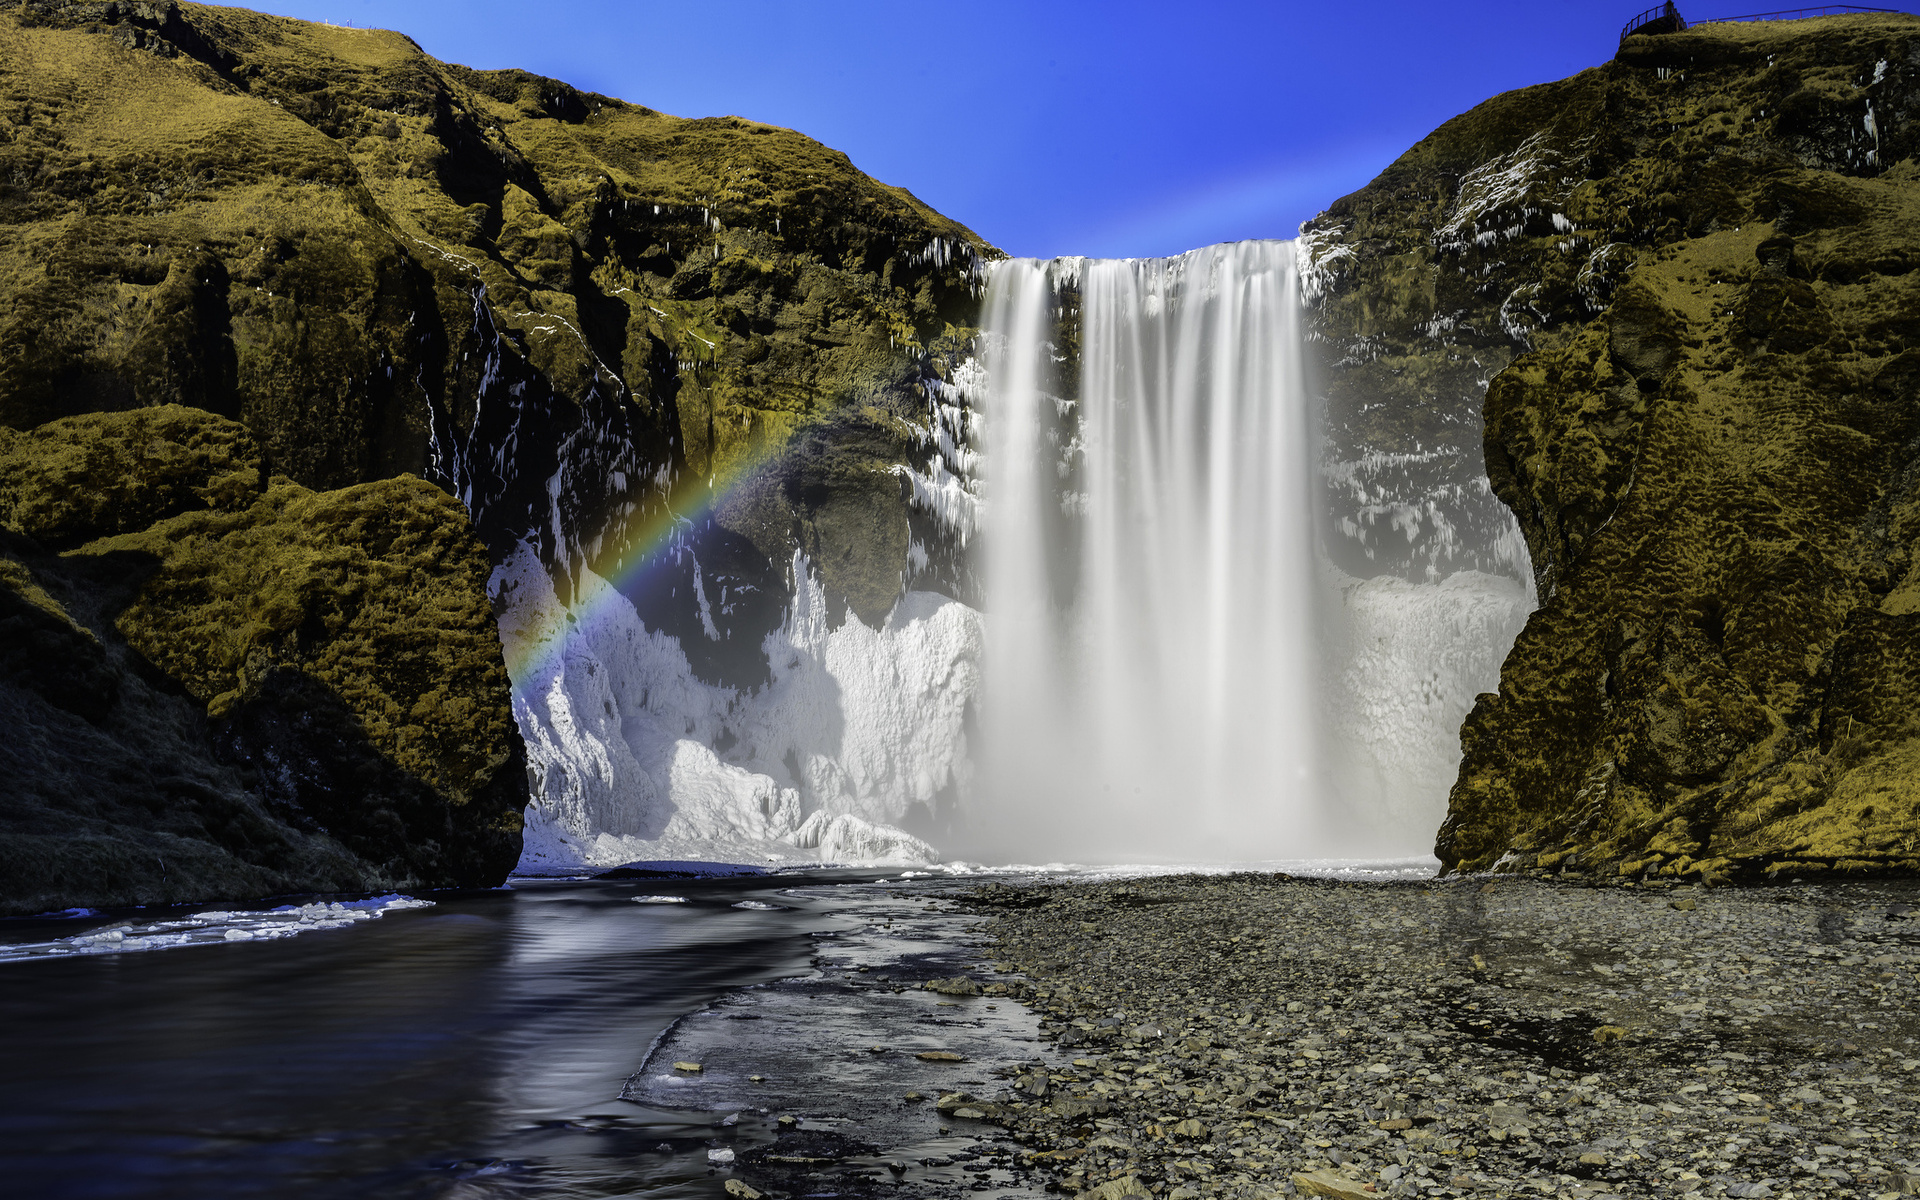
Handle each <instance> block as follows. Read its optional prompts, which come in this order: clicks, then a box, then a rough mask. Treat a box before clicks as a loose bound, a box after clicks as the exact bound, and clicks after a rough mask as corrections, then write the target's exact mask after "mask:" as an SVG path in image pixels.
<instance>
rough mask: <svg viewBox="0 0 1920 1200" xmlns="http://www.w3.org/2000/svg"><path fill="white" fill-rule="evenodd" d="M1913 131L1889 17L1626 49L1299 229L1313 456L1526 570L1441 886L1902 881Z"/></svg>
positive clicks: (1492, 114)
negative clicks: (1480, 412)
mask: <svg viewBox="0 0 1920 1200" xmlns="http://www.w3.org/2000/svg"><path fill="white" fill-rule="evenodd" d="M1917 104H1920V19H1916V18H1914V17H1910V16H1905V15H1901V14H1872V15H1859V16H1845V17H1824V18H1818V19H1813V20H1802V21H1786V22H1783V21H1769V22H1756V23H1746V24H1710V25H1703V26H1697V27H1695V28H1694V29H1692V30H1690V31H1688V32H1686V33H1681V34H1672V35H1661V36H1635V37H1632V38H1629V39H1627V40H1626V41H1625V42H1623V43H1622V45H1621V47H1620V50H1619V53H1618V55H1617V56H1616V57H1615V58H1614V59H1613V60H1612V61H1611V62H1609V63H1607V64H1605V65H1604V66H1601V67H1598V68H1595V69H1593V70H1589V71H1585V72H1582V73H1581V74H1579V75H1576V76H1574V77H1572V78H1570V79H1567V80H1563V81H1561V82H1559V83H1553V84H1547V85H1543V86H1540V87H1535V88H1529V89H1526V90H1524V91H1520V92H1514V93H1509V94H1507V95H1504V96H1500V97H1497V98H1495V99H1493V100H1490V101H1488V102H1487V103H1485V104H1483V105H1481V106H1479V107H1478V108H1476V109H1474V110H1473V111H1471V112H1469V113H1466V114H1464V115H1462V116H1460V117H1458V118H1456V119H1455V120H1453V121H1451V122H1449V123H1447V124H1446V125H1445V126H1443V127H1441V128H1440V129H1439V130H1437V131H1436V132H1435V133H1434V134H1433V135H1432V136H1430V137H1428V138H1427V139H1426V140H1424V141H1422V142H1421V143H1420V144H1419V145H1417V146H1415V147H1414V148H1413V149H1411V150H1410V151H1408V152H1407V153H1406V154H1405V155H1403V156H1402V157H1401V158H1400V159H1399V160H1398V161H1397V162H1395V163H1394V164H1393V165H1392V166H1391V167H1390V168H1388V170H1387V171H1385V172H1384V173H1383V174H1382V175H1381V176H1380V177H1379V178H1378V179H1376V180H1375V181H1374V182H1373V183H1372V184H1370V185H1369V186H1368V187H1367V188H1365V189H1363V190H1361V191H1360V192H1357V193H1355V194H1353V195H1351V196H1348V197H1346V198H1344V199H1342V200H1341V201H1339V202H1338V203H1336V204H1335V205H1333V206H1332V207H1331V208H1330V209H1329V210H1328V211H1327V212H1326V213H1325V214H1323V215H1321V216H1320V217H1318V218H1316V219H1315V220H1314V221H1313V222H1310V223H1309V225H1308V227H1307V228H1306V229H1305V231H1304V240H1305V243H1306V247H1307V254H1308V256H1309V258H1310V260H1311V262H1312V264H1313V269H1314V272H1315V275H1316V281H1317V282H1316V287H1317V289H1318V290H1319V292H1320V293H1321V300H1320V304H1319V308H1318V310H1317V329H1318V331H1319V332H1320V333H1321V335H1322V337H1323V338H1325V339H1326V341H1325V349H1326V350H1327V353H1326V355H1325V359H1326V366H1325V373H1324V376H1323V378H1324V380H1325V390H1326V395H1327V400H1328V413H1329V415H1328V424H1329V428H1330V430H1332V432H1333V435H1334V436H1335V438H1336V439H1338V438H1342V437H1348V438H1352V439H1353V440H1355V441H1356V443H1364V445H1365V447H1367V448H1368V449H1370V450H1372V451H1373V452H1375V454H1376V456H1378V457H1380V458H1381V459H1382V460H1383V462H1384V466H1383V467H1382V468H1381V469H1379V470H1376V474H1378V475H1385V474H1386V473H1387V471H1389V470H1391V471H1400V472H1401V476H1400V477H1399V478H1384V479H1382V480H1381V483H1380V486H1379V489H1378V492H1377V493H1376V494H1378V495H1383V496H1386V497H1388V499H1389V500H1390V501H1391V502H1392V503H1396V504H1399V505H1401V506H1402V508H1403V509H1406V510H1412V509H1417V508H1421V507H1422V506H1423V502H1425V507H1426V509H1427V511H1429V512H1439V513H1441V514H1442V515H1445V514H1446V513H1447V512H1448V505H1449V504H1450V503H1452V502H1453V493H1452V492H1449V491H1448V490H1447V486H1448V485H1449V484H1450V482H1451V481H1440V482H1438V483H1436V482H1435V481H1434V480H1433V479H1431V478H1425V477H1422V475H1421V472H1422V471H1423V470H1427V469H1428V468H1427V466H1426V463H1427V462H1429V461H1440V460H1445V459H1451V460H1453V461H1457V462H1470V461H1471V460H1473V459H1474V458H1475V457H1477V456H1478V455H1480V454H1483V455H1484V462H1485V478H1486V480H1487V481H1488V482H1489V484H1490V486H1491V489H1492V491H1493V493H1494V494H1495V495H1497V496H1498V498H1499V500H1500V501H1501V502H1503V503H1504V505H1505V506H1506V507H1507V508H1508V509H1509V510H1511V512H1512V514H1513V515H1514V517H1515V518H1517V520H1518V524H1519V528H1520V530H1521V531H1522V532H1523V533H1524V536H1525V540H1526V550H1527V552H1528V557H1529V559H1530V562H1531V567H1532V571H1533V576H1534V581H1535V586H1536V589H1537V594H1538V599H1539V604H1540V607H1539V609H1538V610H1537V611H1536V612H1535V613H1534V614H1533V616H1532V617H1531V618H1530V620H1529V621H1528V623H1527V626H1526V629H1525V631H1524V632H1523V633H1522V634H1521V635H1520V637H1519V639H1518V641H1517V643H1516V645H1515V647H1514V649H1513V652H1512V653H1511V654H1510V655H1509V656H1508V658H1507V660H1506V662H1505V664H1504V666H1503V668H1502V671H1501V676H1500V686H1499V691H1498V692H1497V693H1488V694H1486V695H1483V696H1481V697H1480V699H1479V701H1478V703H1477V704H1476V705H1475V706H1474V708H1473V711H1472V713H1471V715H1470V716H1469V717H1468V718H1467V720H1466V723H1465V725H1464V728H1463V731H1462V742H1463V749H1464V760H1463V762H1462V764H1461V767H1460V772H1459V777H1458V780H1457V782H1456V783H1455V785H1454V788H1453V792H1452V795H1451V798H1450V802H1449V812H1448V816H1447V819H1446V822H1445V824H1444V826H1443V827H1442V828H1441V830H1440V832H1439V836H1438V840H1437V846H1436V850H1437V853H1438V854H1439V856H1440V858H1441V860H1442V861H1443V863H1444V864H1445V865H1446V866H1447V867H1449V868H1453V869H1461V870H1479V869H1487V868H1490V867H1495V866H1504V867H1510V868H1513V867H1531V868H1537V869H1550V870H1579V871H1589V872H1604V873H1608V874H1636V873H1641V872H1659V873H1667V874H1686V875H1692V876H1705V877H1708V878H1719V877H1724V876H1728V875H1733V874H1740V873H1762V872H1778V871H1781V870H1787V871H1791V872H1792V873H1794V874H1796V875H1800V874H1805V873H1807V872H1812V871H1819V870H1828V869H1834V868H1841V869H1847V870H1872V869H1880V868H1903V869H1911V868H1913V867H1915V866H1920V798H1917V796H1916V786H1920V727H1916V725H1915V724H1914V717H1913V715H1912V714H1913V712H1914V700H1915V687H1916V684H1915V680H1916V678H1917V677H1920V676H1917V675H1916V669H1917V667H1920V657H1916V651H1917V650H1920V644H1917V643H1916V642H1915V639H1916V638H1920V615H1916V613H1920V606H1917V605H1916V602H1915V600H1914V597H1915V596H1916V595H1920V591H1916V589H1917V588H1920V583H1917V582H1916V580H1917V579H1920V575H1916V572H1920V560H1916V558H1915V556H1914V553H1913V551H1914V547H1915V539H1916V536H1920V498H1917V496H1916V493H1915V490H1914V489H1915V480H1916V478H1920V475H1917V474H1916V471H1917V470H1920V440H1916V439H1920V348H1916V347H1917V346H1920V272H1917V271H1916V268H1920V225H1917V224H1916V217H1920V157H1917V154H1920V144H1917V142H1920V133H1917V132H1916V129H1915V126H1914V123H1913V119H1912V118H1913V116H1914V113H1915V110H1916V105H1917ZM1483 401H1484V417H1485V434H1484V443H1483V446H1484V448H1483V450H1482V449H1480V448H1477V447H1475V446H1474V445H1473V431H1474V430H1475V428H1476V427H1477V422H1475V421H1474V420H1473V417H1474V411H1473V410H1474V409H1475V408H1476V407H1477V406H1479V405H1480V404H1481V403H1482V402H1483ZM1383 448H1386V449H1392V450H1394V451H1396V452H1397V455H1398V458H1397V459H1392V460H1391V461H1385V460H1386V459H1389V458H1391V456H1380V455H1379V452H1380V451H1381V450H1382V449H1383ZM1354 457H1355V458H1356V459H1364V456H1363V455H1359V454H1356V455H1355V456H1354ZM1402 460H1404V462H1405V463H1406V464H1407V465H1406V466H1404V467H1402V466H1400V465H1399V463H1400V462H1401V461H1402ZM1453 478H1454V479H1459V478H1461V476H1460V475H1459V474H1458V473H1456V474H1455V475H1454V476H1453ZM1475 511H1476V512H1477V511H1478V510H1475ZM1450 519H1451V520H1452V521H1453V523H1454V524H1455V525H1459V524H1462V523H1463V522H1462V521H1461V520H1459V519H1457V518H1450ZM1473 519H1477V518H1475V517H1472V516H1469V517H1468V520H1469V521H1470V520H1473ZM1351 540H1352V542H1353V543H1354V544H1353V545H1352V546H1351V547H1350V548H1349V549H1348V551H1347V554H1348V557H1349V558H1365V557H1366V556H1367V551H1368V550H1370V549H1373V548H1374V546H1375V543H1365V544H1363V543H1362V540H1361V539H1360V538H1359V537H1354V538H1352V539H1351ZM1376 541H1377V540H1376ZM1396 549H1398V547H1396ZM1376 553H1377V551H1376ZM1402 556H1403V557H1404V556H1405V555H1404V552H1402ZM1413 566H1414V567H1415V569H1422V568H1423V566H1424V564H1420V563H1415V564H1413Z"/></svg>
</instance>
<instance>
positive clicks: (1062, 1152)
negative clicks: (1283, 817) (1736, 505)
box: [942, 875, 1920, 1200]
mask: <svg viewBox="0 0 1920 1200" xmlns="http://www.w3.org/2000/svg"><path fill="white" fill-rule="evenodd" d="M1916 893H1920V885H1916V884H1914V883H1902V882H1894V883H1877V884H1823V885H1819V886H1811V885H1801V886H1772V887H1754V888H1719V889H1713V890H1711V891H1701V890H1697V889H1686V888H1675V889H1666V888H1660V887H1642V888H1633V889H1625V888H1619V887H1603V886H1593V885H1591V884H1589V883H1586V882H1582V883H1579V884H1568V883H1565V882H1559V881H1548V880H1540V879H1530V878H1525V877H1504V878H1502V879H1500V880H1499V881H1498V882H1497V885H1492V886H1490V885H1489V884H1488V882H1487V881H1486V880H1484V879H1471V880H1457V881H1455V880H1442V881H1431V882H1425V883H1394V884H1380V883H1347V882H1331V881H1325V880H1307V879H1294V878H1289V877H1287V876H1283V875H1272V876H1269V875H1237V876H1225V877H1219V876H1215V877H1192V876H1175V877H1165V878H1157V879H1146V880H1128V881H1120V882H1106V883H1071V884H1046V885H1033V886H1026V887H1012V886H1008V885H1004V884H990V885H987V886H985V887H983V888H980V889H977V890H976V891H974V892H973V893H971V894H970V896H969V899H968V901H967V904H968V905H969V906H970V907H971V908H972V909H973V910H974V911H976V912H979V913H982V914H985V915H987V916H988V917H989V920H988V922H987V924H986V925H985V926H984V927H983V932H985V933H986V934H988V935H989V936H990V938H991V954H992V957H993V958H994V959H996V960H998V962H997V964H996V969H998V968H1000V967H1006V968H1011V970H1010V972H1009V973H1007V974H1003V975H1000V976H999V977H998V978H999V979H1000V980H1001V981H1003V982H1004V983H1005V986H1006V992H1007V994H1008V995H1009V996H1011V997H1012V998H1014V999H1018V1000H1020V1001H1021V1002H1023V1003H1025V1004H1027V1005H1029V1006H1030V1007H1032V1008H1033V1009H1035V1010H1036V1011H1037V1012H1038V1014H1039V1015H1040V1016H1041V1018H1042V1020H1043V1025H1042V1034H1043V1037H1044V1038H1045V1039H1046V1049H1047V1053H1046V1054H1045V1055H1044V1056H1043V1057H1041V1058H1037V1059H1036V1060H1035V1061H1033V1062H1031V1063H1027V1064H1024V1065H1022V1066H1019V1067H1018V1068H1015V1069H1013V1070H1010V1071H1007V1072H1003V1073H1002V1074H1003V1082H1004V1087H1003V1090H1001V1091H1000V1092H999V1093H998V1094H987V1093H983V1094H981V1095H978V1096H974V1095H964V1099H962V1098H961V1094H956V1095H955V1096H954V1097H953V1098H952V1099H948V1098H946V1097H943V1099H942V1107H943V1109H944V1110H945V1111H947V1112H949V1113H950V1114H951V1115H952V1117H953V1118H954V1119H955V1120H956V1122H957V1123H963V1124H964V1123H965V1122H968V1121H979V1122H985V1123H990V1124H994V1125H999V1126H1002V1127H1004V1128H1005V1130H1006V1131H1007V1133H1008V1135H1010V1137H1011V1138H1012V1140H1013V1141H1014V1142H1015V1143H1017V1144H1018V1145H1019V1146H1020V1147H1021V1148H1022V1151H1023V1153H1022V1160H1023V1164H1024V1166H1025V1168H1026V1169H1027V1170H1029V1171H1031V1172H1032V1173H1034V1174H1036V1175H1038V1176H1041V1177H1043V1178H1044V1179H1045V1180H1046V1182H1047V1186H1048V1187H1049V1188H1051V1189H1053V1190H1058V1191H1061V1192H1064V1193H1067V1194H1070V1195H1077V1196H1078V1197H1080V1200H1089V1198H1091V1200H1124V1196H1125V1195H1130V1194H1138V1195H1143V1196H1149V1197H1155V1198H1161V1200H1198V1198H1199V1197H1209V1198H1211V1197H1226V1198H1235V1200H1254V1198H1255V1197H1262V1198H1264V1197H1268V1196H1273V1195H1276V1194H1279V1195H1287V1194H1293V1195H1319V1196H1368V1197H1379V1196H1423V1197H1424V1196H1461V1195H1468V1194H1475V1195H1495V1196H1522V1195H1524V1196H1544V1197H1557V1198H1563V1200H1605V1198H1607V1197H1611V1196H1621V1197H1651V1196H1663V1197H1664V1196H1674V1197H1682V1198H1685V1197H1697V1198H1698V1200H1716V1198H1718V1197H1722V1196H1730V1197H1777V1198H1779V1200H1805V1198H1806V1197H1813V1196H1849V1197H1887V1196H1894V1195H1901V1194H1908V1193H1907V1181H1908V1180H1909V1179H1910V1178H1912V1179H1916V1180H1920V1140H1917V1139H1920V1106H1917V1105H1916V1099H1915V1098H1916V1096H1920V1042H1917V1041H1916V1038H1920V1014H1916V1013H1915V1012H1914V1011H1913V1009H1914V1008H1915V1005H1914V1003H1913V998H1914V996H1915V986H1914V985H1915V980H1916V974H1915V973H1916V968H1920V945H1916V944H1915V939H1913V938H1912V937H1911V936H1909V930H1910V928H1911V922H1909V921H1906V918H1907V915H1908V914H1909V913H1910V912H1911V911H1912V906H1911V902H1912V901H1913V900H1915V899H1916ZM1681 900H1684V901H1689V902H1691V904H1692V907H1690V908H1687V907H1681V906H1677V905H1675V904H1674V902H1675V901H1681ZM990 1091H991V1089H989V1092H990ZM949 1105H951V1107H948V1106H949ZM975 1113H978V1114H980V1115H979V1116H978V1117H977V1118H976V1117H974V1116H973V1115H972V1114H975ZM1315 1189H1318V1190H1315ZM1341 1189H1344V1190H1341Z"/></svg>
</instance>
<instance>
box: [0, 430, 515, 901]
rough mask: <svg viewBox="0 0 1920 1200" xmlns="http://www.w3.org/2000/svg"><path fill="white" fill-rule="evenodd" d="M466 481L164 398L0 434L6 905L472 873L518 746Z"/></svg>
mask: <svg viewBox="0 0 1920 1200" xmlns="http://www.w3.org/2000/svg"><path fill="white" fill-rule="evenodd" d="M489 570H490V567H489V564H488V562H487V558H486V552H485V549H484V548H483V547H482V546H481V544H480V542H479V540H478V539H477V538H476V537H474V535H473V532H472V528H471V526H470V525H469V523H468V522H467V521H466V519H465V516H464V514H463V513H462V512H461V510H460V506H459V502H458V501H457V500H455V499H454V498H453V497H451V496H449V495H448V494H447V493H446V492H444V491H442V490H441V489H439V488H436V487H434V486H433V485H431V484H428V483H425V482H423V481H421V480H419V479H416V478H413V477H411V476H401V477H398V478H395V479H387V480H379V481H376V482H372V483H364V484H355V485H353V486H351V487H347V488H342V489H339V490H336V491H330V492H315V491H312V490H310V489H308V488H305V487H302V486H301V485H299V484H297V483H294V482H292V481H291V480H289V479H287V478H286V477H285V476H272V477H269V476H268V475H267V474H266V473H265V472H264V471H263V469H262V458H261V454H260V452H259V450H258V449H257V448H256V446H255V444H254V442H253V440H252V438H251V437H250V435H249V434H248V433H247V431H246V429H245V428H244V427H243V426H241V425H240V424H239V423H237V422H234V421H230V420H228V419H226V418H224V417H219V416H216V415H214V414H212V413H208V412H205V411H203V410H200V409H191V408H184V407H181V406H178V405H163V406H159V407H155V408H142V409H135V410H132V411H129V412H122V413H101V414H90V415H86V416H79V417H67V418H62V419H59V420H55V421H50V422H48V423H46V424H43V425H40V426H38V427H37V428H35V429H32V430H30V431H27V432H16V431H13V430H7V429H0V714H4V716H0V720H4V723H5V725H6V728H7V729H8V731H9V736H8V737H7V739H6V740H5V742H4V744H0V778H4V779H5V787H4V789H0V823H4V827H5V830H6V836H5V838H4V839H0V881H4V884H3V885H0V911H9V912H21V911H26V912H33V911H41V910H46V909H49V908H58V907H66V906H71V905H87V906H101V905H120V904H154V903H181V902H188V901H199V900H208V899H216V898H233V897H249V896H262V895H272V894H275V893H281V892H290V891H363V890H376V889H379V890H385V889H394V888H419V887H437V886H461V885H465V886H492V885H494V884H497V883H498V882H499V881H500V880H501V879H502V878H503V877H504V876H505V875H506V873H507V872H508V871H509V870H511V869H512V867H513V864H514V862H515V861H516V860H517V859H518V858H519V854H520V836H519V835H520V822H521V816H520V809H521V808H522V807H523V806H524V805H525V803H526V782H525V780H526V765H525V760H524V755H523V753H522V750H521V746H520V739H519V735H518V732H517V731H516V730H515V729H514V727H513V722H512V717H511V715H510V712H509V709H508V697H507V677H506V669H505V666H504V664H503V662H502V660H501V653H500V642H499V638H498V635H497V634H496V632H495V629H494V622H493V615H492V612H491V611H490V609H489V606H488V601H487V595H486V582H487V576H488V572H489Z"/></svg>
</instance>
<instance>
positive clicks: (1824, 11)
mask: <svg viewBox="0 0 1920 1200" xmlns="http://www.w3.org/2000/svg"><path fill="white" fill-rule="evenodd" d="M1902 11H1904V10H1902V9H1898V8H1869V7H1867V6H1865V5H1861V4H1827V5H1822V6H1821V7H1819V8H1783V9H1781V10H1780V11H1778V12H1763V13H1746V14H1744V15H1741V16H1738V17H1708V18H1706V19H1705V20H1701V21H1695V22H1693V24H1692V25H1689V24H1688V23H1687V20H1686V18H1685V17H1682V16H1681V15H1680V10H1679V9H1678V8H1676V7H1674V6H1673V5H1672V4H1662V5H1661V6H1659V7H1658V8H1650V9H1648V10H1647V11H1645V12H1643V13H1641V14H1640V15H1639V16H1637V17H1635V18H1634V19H1633V20H1631V21H1628V22H1627V23H1626V25H1624V26H1622V27H1621V30H1620V40H1621V41H1625V40H1627V38H1628V36H1629V35H1631V34H1636V33H1640V34H1656V33H1681V32H1684V31H1686V30H1688V29H1691V28H1694V27H1696V26H1700V25H1730V24H1732V23H1734V22H1736V21H1798V20H1801V19H1803V18H1806V17H1833V16H1841V15H1844V14H1848V13H1897V12H1902Z"/></svg>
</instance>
